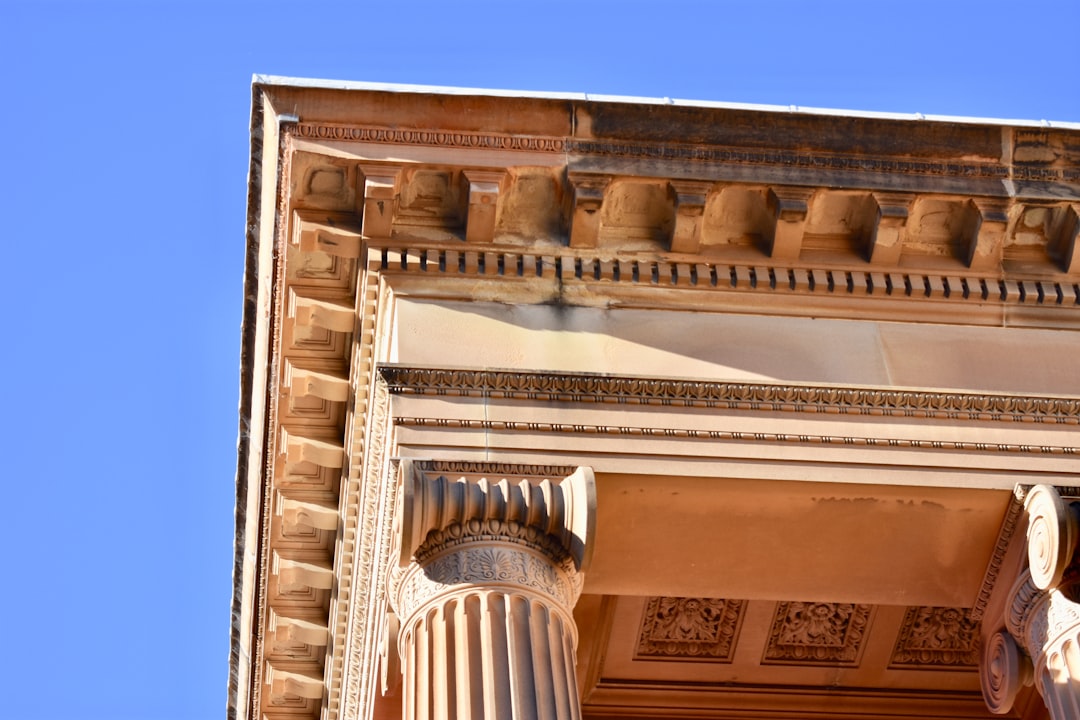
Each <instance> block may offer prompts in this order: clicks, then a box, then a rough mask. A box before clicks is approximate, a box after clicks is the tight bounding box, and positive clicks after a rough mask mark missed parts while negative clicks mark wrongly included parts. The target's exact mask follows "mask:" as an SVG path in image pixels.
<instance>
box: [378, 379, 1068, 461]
mask: <svg viewBox="0 0 1080 720" xmlns="http://www.w3.org/2000/svg"><path fill="white" fill-rule="evenodd" d="M378 372H379V373H380V374H381V376H382V377H383V378H384V379H385V380H386V383H387V387H388V389H389V391H390V392H391V393H397V394H415V395H457V396H462V397H465V396H469V397H495V398H513V399H521V400H544V401H562V402H594V403H622V404H637V405H671V406H676V407H708V408H722V409H727V410H756V411H765V412H777V411H780V412H807V413H843V414H855V415H879V416H889V417H915V418H941V419H949V420H979V421H998V422H1002V421H1004V422H1016V421H1025V422H1042V423H1057V424H1066V425H1077V424H1078V423H1080V399H1075V398H1049V397H1026V396H1019V395H981V394H980V395H976V394H969V393H950V392H930V391H920V390H885V389H875V388H836V387H823V386H805V385H804V386H793V385H766V384H761V383H728V382H707V381H697V380H675V379H663V380H661V379H650V378H635V377H626V376H613V375H586V374H580V373H552V372H527V371H517V370H514V371H510V370H466V369H435V368H421V367H407V366H402V365H389V364H384V365H380V366H379V368H378ZM975 445H983V444H982V443H975ZM986 446H987V449H990V448H993V447H995V444H993V443H986ZM1013 447H1015V449H1016V451H1023V448H1024V446H1020V445H1017V446H1009V448H1010V449H1011V448H1013ZM972 449H982V448H979V447H975V448H972ZM1070 451H1075V449H1073V448H1068V449H1066V448H1062V450H1061V452H1063V453H1069V452H1070ZM1048 452H1053V450H1052V449H1049V450H1048Z"/></svg>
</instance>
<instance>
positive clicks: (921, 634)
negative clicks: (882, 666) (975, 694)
mask: <svg viewBox="0 0 1080 720" xmlns="http://www.w3.org/2000/svg"><path fill="white" fill-rule="evenodd" d="M978 664H979V624H978V623H977V622H976V621H975V620H973V619H972V618H971V611H970V610H965V609H963V608H949V607H911V608H908V609H907V612H906V613H904V621H903V623H902V624H901V626H900V636H899V638H898V639H897V641H896V648H895V649H894V650H893V657H892V662H891V663H890V666H893V667H911V668H920V667H925V668H927V669H932V670H940V669H948V668H949V667H955V668H957V669H967V668H972V667H975V666H977V665H978Z"/></svg>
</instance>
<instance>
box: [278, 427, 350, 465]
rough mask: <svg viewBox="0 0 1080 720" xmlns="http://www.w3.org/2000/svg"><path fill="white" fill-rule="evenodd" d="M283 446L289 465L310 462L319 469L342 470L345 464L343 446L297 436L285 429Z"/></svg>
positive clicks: (282, 431) (283, 431)
mask: <svg viewBox="0 0 1080 720" xmlns="http://www.w3.org/2000/svg"><path fill="white" fill-rule="evenodd" d="M281 444H282V445H284V446H285V462H286V463H288V464H289V465H295V464H296V463H301V462H310V463H314V464H315V465H318V466H319V467H328V468H340V467H341V466H342V465H343V464H344V462H345V450H344V448H343V447H342V446H341V445H339V444H337V443H332V442H327V441H326V440H316V439H315V438H309V437H303V436H302V435H296V434H294V433H290V432H289V431H288V430H286V429H285V428H282V429H281Z"/></svg>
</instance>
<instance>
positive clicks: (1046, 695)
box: [980, 485, 1080, 720]
mask: <svg viewBox="0 0 1080 720" xmlns="http://www.w3.org/2000/svg"><path fill="white" fill-rule="evenodd" d="M1024 508H1025V510H1026V511H1027V515H1028V531H1027V551H1028V553H1027V554H1028V561H1027V564H1028V568H1027V569H1026V570H1024V571H1023V572H1022V573H1021V574H1020V576H1019V578H1018V579H1017V580H1016V582H1015V583H1014V584H1013V586H1012V589H1011V590H1010V592H1009V596H1008V599H1009V604H1008V607H1007V609H1006V613H1005V618H1004V623H1003V624H1004V627H1003V628H1001V629H998V630H997V631H995V632H993V633H991V634H990V636H989V638H988V639H987V640H986V641H985V642H984V646H983V662H982V666H981V668H980V669H981V676H982V687H983V697H984V698H985V699H986V704H987V706H989V708H990V710H991V711H992V712H995V713H1005V712H1008V711H1009V709H1010V708H1011V707H1012V704H1013V700H1014V699H1015V698H1016V695H1017V693H1018V692H1019V690H1020V687H1021V686H1023V685H1030V684H1031V683H1032V682H1034V683H1035V686H1036V687H1037V688H1038V690H1039V693H1040V694H1041V695H1042V698H1043V701H1044V702H1045V703H1046V706H1047V707H1048V708H1049V709H1050V714H1051V716H1052V717H1053V718H1054V720H1066V719H1071V718H1076V717H1078V716H1080V565H1078V564H1077V562H1076V554H1075V553H1076V544H1077V538H1078V536H1080V518H1078V508H1077V506H1076V505H1075V504H1074V503H1073V502H1071V501H1068V500H1066V499H1064V498H1062V496H1061V494H1060V493H1059V491H1058V490H1057V489H1055V488H1053V487H1050V486H1047V485H1037V486H1035V487H1034V488H1032V489H1031V490H1030V491H1029V492H1028V494H1027V497H1026V498H1025V500H1024Z"/></svg>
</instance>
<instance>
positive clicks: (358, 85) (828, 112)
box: [251, 73, 1080, 130]
mask: <svg viewBox="0 0 1080 720" xmlns="http://www.w3.org/2000/svg"><path fill="white" fill-rule="evenodd" d="M251 81H252V85H254V86H276V87H294V88H316V89H322V90H344V91H360V92H388V93H403V94H408V93H412V94H417V95H422V94H430V95H470V96H482V97H505V98H526V99H529V98H532V99H536V100H576V101H579V102H597V103H619V104H626V105H676V106H682V107H696V108H716V109H723V110H750V111H757V112H767V113H798V114H803V115H822V116H833V117H851V118H868V119H875V120H907V121H921V122H938V123H956V124H961V125H995V126H1001V127H1033V128H1055V129H1065V130H1080V122H1068V121H1061V120H1044V119H1040V120H1029V119H1013V118H984V117H970V116H962V115H937V114H924V113H919V112H913V113H899V112H881V111H874V110H849V109H842V108H820V107H810V106H802V105H772V104H766V103H740V102H724V101H715V100H691V99H685V98H668V97H664V98H652V97H635V96H630V95H606V94H598V93H582V92H538V91H533V90H502V89H487V88H467V87H450V86H444V85H410V84H406V83H376V82H362V81H349V80H325V79H316V78H294V77H287V76H281V75H260V74H258V73H256V74H254V75H253V76H252V79H251Z"/></svg>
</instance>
